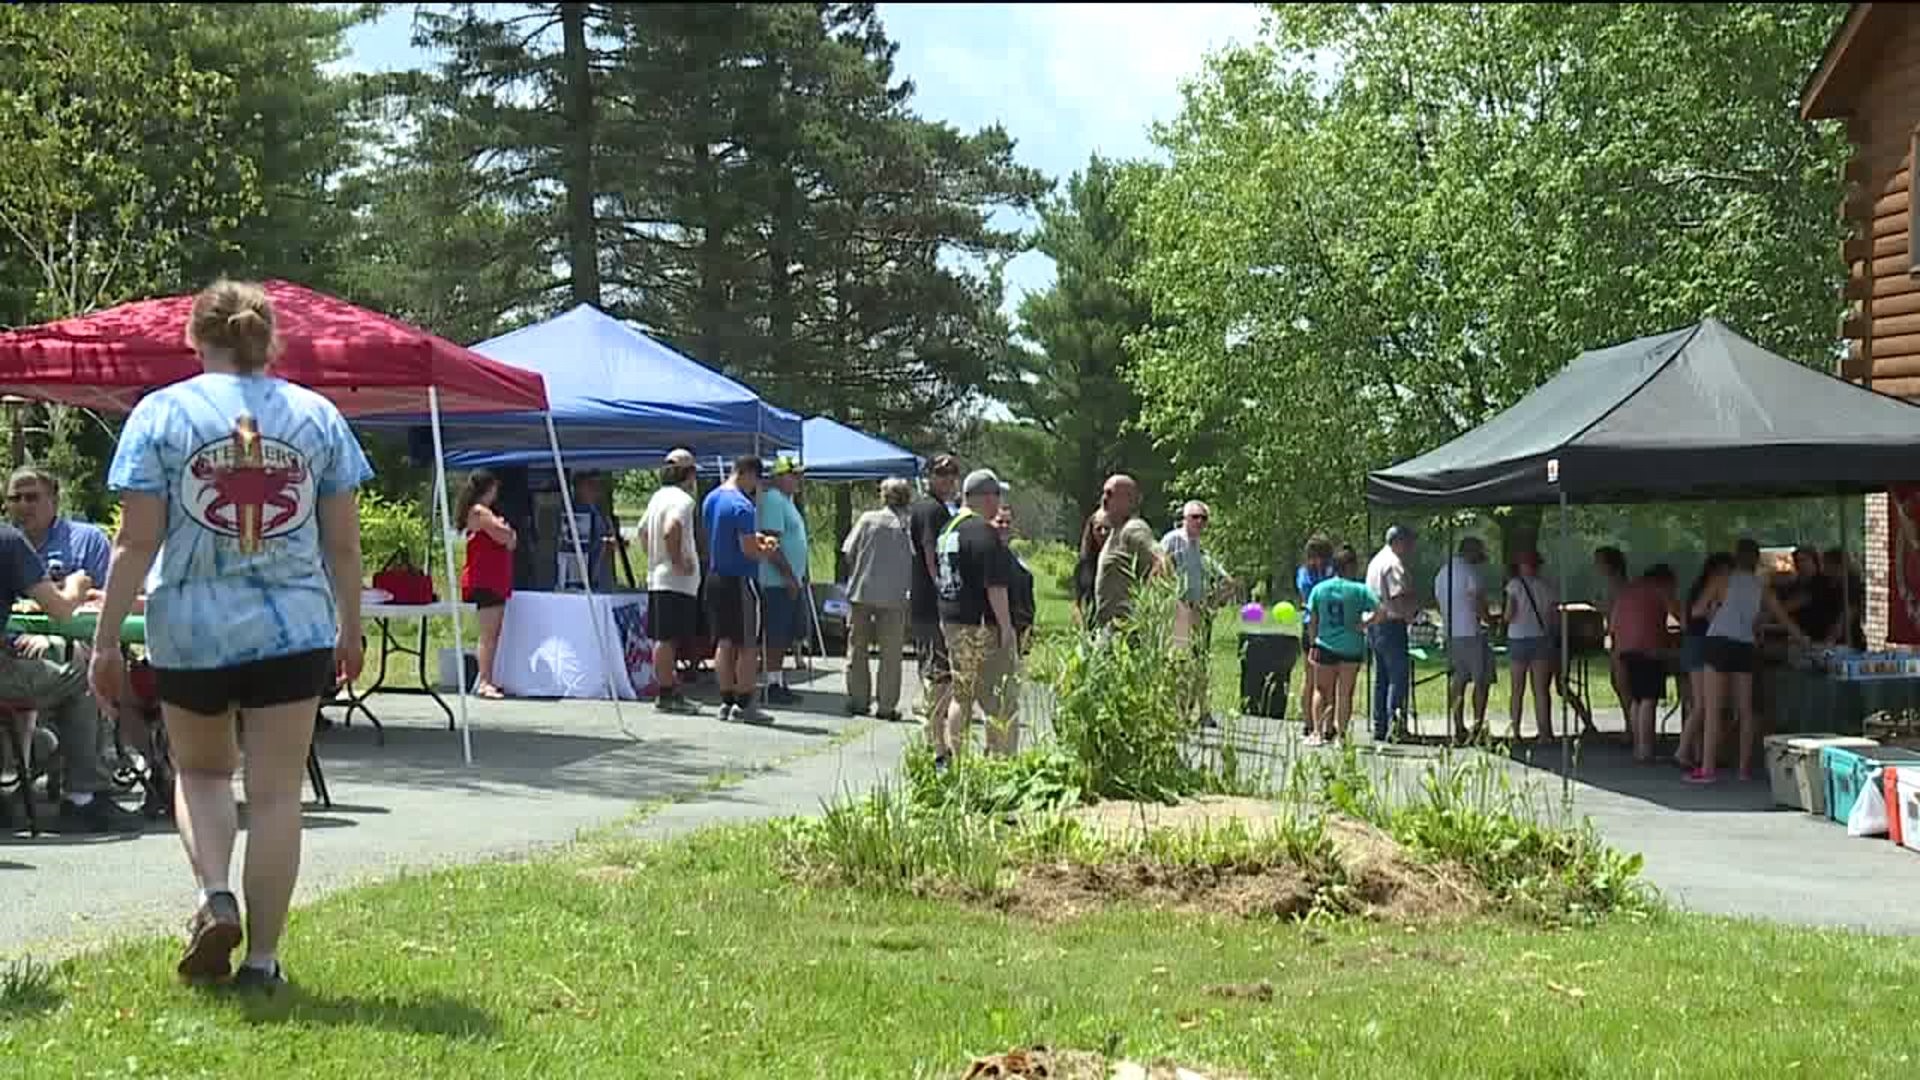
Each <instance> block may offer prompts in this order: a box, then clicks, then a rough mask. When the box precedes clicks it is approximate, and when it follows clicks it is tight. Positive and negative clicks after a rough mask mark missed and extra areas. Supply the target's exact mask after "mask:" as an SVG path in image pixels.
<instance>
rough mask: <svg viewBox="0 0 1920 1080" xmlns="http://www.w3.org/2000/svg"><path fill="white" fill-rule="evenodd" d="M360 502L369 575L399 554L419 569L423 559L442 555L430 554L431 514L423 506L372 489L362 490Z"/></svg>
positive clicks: (362, 555) (364, 559) (362, 544)
mask: <svg viewBox="0 0 1920 1080" xmlns="http://www.w3.org/2000/svg"><path fill="white" fill-rule="evenodd" d="M359 503H360V558H361V562H362V563H363V564H365V566H366V568H367V571H368V573H372V572H373V571H375V570H378V569H379V568H380V567H382V566H384V565H386V563H387V561H388V560H390V559H392V558H394V556H396V555H401V556H404V557H405V558H406V559H408V560H409V561H410V562H412V563H413V564H414V565H415V566H420V565H422V563H421V560H422V559H423V558H427V559H431V558H434V557H437V556H438V554H439V552H438V551H435V552H433V553H432V554H428V551H427V545H428V543H429V542H430V541H431V530H430V529H429V528H428V524H427V521H428V517H427V513H426V511H425V510H424V509H423V508H422V507H421V505H420V504H419V503H417V502H415V501H413V500H412V499H389V498H386V497H385V496H382V495H381V494H380V493H379V492H377V491H374V490H372V489H370V488H361V489H360V491H359Z"/></svg>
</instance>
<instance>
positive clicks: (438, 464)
mask: <svg viewBox="0 0 1920 1080" xmlns="http://www.w3.org/2000/svg"><path fill="white" fill-rule="evenodd" d="M427 409H428V413H429V416H430V417H431V419H432V420H433V490H434V498H435V499H436V500H437V501H438V502H439V503H440V547H441V554H442V556H443V557H444V558H445V559H446V573H447V599H448V601H449V602H450V607H451V608H452V610H453V652H454V656H455V657H456V661H455V664H456V671H455V675H454V680H453V681H454V683H455V686H456V688H457V689H458V690H459V694H460V757H461V759H462V760H463V761H464V762H465V763H466V764H468V765H472V764H473V730H472V728H470V727H469V726H468V723H467V635H466V632H465V631H464V630H463V629H462V628H461V626H460V603H461V598H460V584H459V579H458V576H457V575H456V574H455V573H454V570H453V507H452V505H451V504H450V503H449V502H448V501H447V450H446V445H445V443H444V442H443V441H442V440H441V436H440V388H439V387H437V386H429V387H427ZM427 550H428V551H429V553H431V551H432V550H433V548H432V545H431V544H429V545H428V548H427ZM429 558H431V555H429ZM421 663H423V664H424V663H426V661H425V659H422V660H421Z"/></svg>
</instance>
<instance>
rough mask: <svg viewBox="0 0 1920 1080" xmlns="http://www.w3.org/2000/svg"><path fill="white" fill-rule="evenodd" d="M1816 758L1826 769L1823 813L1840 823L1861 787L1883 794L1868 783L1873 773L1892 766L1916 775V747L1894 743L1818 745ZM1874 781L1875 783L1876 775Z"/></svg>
mask: <svg viewBox="0 0 1920 1080" xmlns="http://www.w3.org/2000/svg"><path fill="white" fill-rule="evenodd" d="M1820 758H1821V763H1822V764H1823V765H1825V766H1826V770H1827V817H1828V818H1830V819H1832V820H1834V821H1838V822H1840V823H1841V824H1845V823H1846V820H1847V815H1848V814H1850V813H1852V812H1853V801H1854V800H1855V799H1857V798H1859V797H1860V791H1861V789H1862V788H1868V787H1871V788H1872V791H1873V794H1874V795H1875V796H1876V797H1880V798H1884V797H1885V795H1884V794H1883V793H1882V792H1881V789H1880V788H1879V787H1877V786H1872V785H1869V783H1868V777H1870V776H1872V775H1873V774H1874V773H1876V772H1879V771H1880V770H1881V769H1884V768H1886V767H1888V766H1893V767H1894V768H1906V769H1910V770H1912V772H1913V773H1914V774H1915V775H1916V776H1920V751H1914V750H1902V749H1900V748H1899V747H1895V746H1863V747H1845V746H1826V747H1822V748H1821V750H1820ZM1874 784H1878V780H1877V778H1876V779H1875V781H1874Z"/></svg>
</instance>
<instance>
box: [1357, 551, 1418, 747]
mask: <svg viewBox="0 0 1920 1080" xmlns="http://www.w3.org/2000/svg"><path fill="white" fill-rule="evenodd" d="M1415 539H1416V537H1415V535H1414V531H1413V529H1412V528H1410V527H1408V526H1406V525H1392V526H1389V527H1388V528H1387V543H1386V546H1384V547H1382V548H1381V549H1380V551H1379V552H1378V553H1377V554H1375V555H1374V557H1373V559H1372V561H1370V562H1368V563H1367V588H1369V589H1372V590H1373V595H1374V596H1376V597H1379V599H1380V608H1379V611H1378V613H1377V614H1376V615H1375V616H1374V621H1373V625H1371V626H1369V627H1367V643H1368V645H1369V646H1370V647H1371V648H1372V649H1373V664H1374V669H1373V741H1374V742H1378V743H1384V742H1388V741H1390V740H1391V739H1392V738H1393V730H1394V724H1395V722H1396V721H1403V720H1404V718H1405V716H1406V712H1407V706H1408V704H1409V703H1410V702H1411V701H1412V700H1413V654H1412V651H1411V649H1410V642H1409V640H1408V636H1407V634H1408V628H1409V626H1410V625H1411V624H1412V623H1413V618H1414V616H1415V615H1417V614H1418V613H1419V611H1418V599H1417V598H1416V596H1415V595H1414V590H1413V579H1412V578H1411V577H1409V576H1408V574H1407V562H1408V560H1410V559H1412V558H1413V547H1414V541H1415Z"/></svg>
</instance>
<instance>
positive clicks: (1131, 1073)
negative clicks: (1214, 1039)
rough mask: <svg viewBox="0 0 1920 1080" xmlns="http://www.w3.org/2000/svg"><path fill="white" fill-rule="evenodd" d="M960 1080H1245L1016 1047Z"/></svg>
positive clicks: (976, 1063)
mask: <svg viewBox="0 0 1920 1080" xmlns="http://www.w3.org/2000/svg"><path fill="white" fill-rule="evenodd" d="M960 1075H961V1080H1245V1078H1244V1077H1242V1076H1241V1074H1239V1073H1224V1072H1217V1071H1214V1070H1210V1069H1198V1068H1193V1067H1191V1066H1180V1065H1174V1064H1171V1063H1169V1062H1164V1061H1159V1062H1154V1063H1153V1064H1151V1065H1141V1064H1138V1063H1136V1062H1132V1061H1108V1060H1107V1059H1106V1058H1105V1057H1102V1056H1101V1055H1099V1054H1092V1053H1088V1052H1086V1051H1084V1050H1049V1049H1047V1048H1046V1047H1044V1046H1035V1047H1031V1048H1016V1049H1013V1050H1009V1051H1007V1052H1006V1053H1004V1054H991V1055H989V1056H987V1057H983V1058H975V1059H973V1063H972V1064H971V1065H969V1066H968V1068H967V1071H966V1072H964V1073H961V1074H960Z"/></svg>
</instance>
